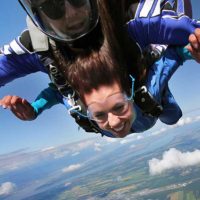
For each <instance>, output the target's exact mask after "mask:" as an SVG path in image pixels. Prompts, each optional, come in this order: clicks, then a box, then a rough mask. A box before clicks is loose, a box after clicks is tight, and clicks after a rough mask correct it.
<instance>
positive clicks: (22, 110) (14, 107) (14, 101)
mask: <svg viewBox="0 0 200 200" xmlns="http://www.w3.org/2000/svg"><path fill="white" fill-rule="evenodd" d="M0 106H2V107H3V108H4V109H6V108H8V109H10V110H11V111H12V113H13V114H14V115H15V116H16V117H18V118H19V119H21V120H34V119H35V118H36V113H35V111H34V108H33V107H32V106H31V104H30V103H29V102H28V101H27V100H26V99H23V98H21V97H18V96H11V95H8V96H5V97H3V98H2V99H0Z"/></svg>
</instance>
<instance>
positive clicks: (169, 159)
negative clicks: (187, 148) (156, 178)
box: [149, 148, 200, 175]
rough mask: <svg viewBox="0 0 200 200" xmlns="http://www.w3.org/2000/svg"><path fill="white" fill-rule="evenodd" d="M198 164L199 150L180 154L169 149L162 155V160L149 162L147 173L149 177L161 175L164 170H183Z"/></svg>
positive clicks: (199, 162)
mask: <svg viewBox="0 0 200 200" xmlns="http://www.w3.org/2000/svg"><path fill="white" fill-rule="evenodd" d="M197 164H200V150H195V151H193V152H183V153H182V152H181V151H179V150H177V149H175V148H171V149H169V150H168V151H165V152H164V153H163V156H162V159H161V160H159V159H157V158H153V159H151V160H149V172H150V174H151V175H156V174H161V173H163V172H165V171H166V170H170V169H176V168H184V167H188V166H193V165H197Z"/></svg>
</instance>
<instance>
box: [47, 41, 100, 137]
mask: <svg viewBox="0 0 200 200" xmlns="http://www.w3.org/2000/svg"><path fill="white" fill-rule="evenodd" d="M50 45H51V49H52V54H53V57H54V58H55V59H54V60H55V65H49V67H48V68H49V74H50V78H51V80H52V82H53V83H54V84H55V86H56V87H57V89H58V91H59V92H60V93H61V95H62V96H63V97H64V98H66V99H67V100H68V103H69V104H70V106H71V108H70V109H71V110H77V109H80V108H81V110H77V111H78V112H82V110H83V107H82V105H81V104H79V103H78V99H79V98H78V96H77V95H76V92H75V91H74V90H73V88H72V87H71V86H70V84H69V83H68V81H67V80H66V78H65V77H64V75H63V73H61V71H60V69H59V66H60V65H64V67H67V63H66V60H65V58H64V56H63V55H62V54H61V52H60V51H59V49H58V48H57V46H56V43H55V42H54V41H52V40H50ZM61 68H62V69H63V67H62V66H61ZM78 112H69V113H70V115H71V116H72V117H73V118H74V119H75V121H76V123H77V124H78V125H79V126H80V127H81V128H83V129H84V130H85V131H86V132H95V133H102V131H101V130H100V129H99V128H98V126H97V125H96V124H94V123H93V122H91V121H90V120H89V119H88V118H86V117H83V116H81V115H80V114H79V113H78Z"/></svg>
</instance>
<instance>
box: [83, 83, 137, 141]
mask: <svg viewBox="0 0 200 200" xmlns="http://www.w3.org/2000/svg"><path fill="white" fill-rule="evenodd" d="M83 98H84V101H85V103H86V106H87V107H88V111H89V113H92V116H93V117H92V118H93V119H99V121H98V120H95V121H96V122H97V124H98V125H99V127H100V128H101V129H103V130H106V131H110V132H112V133H113V135H115V136H116V137H121V138H122V137H125V136H126V135H127V134H128V133H129V132H130V129H131V126H132V123H133V121H134V119H135V111H134V109H133V103H132V101H130V100H127V98H125V95H124V93H123V91H122V89H121V87H120V84H119V83H118V82H114V83H113V84H112V85H109V86H107V85H103V86H100V87H99V88H98V90H95V89H94V90H92V92H91V93H89V94H85V95H84V96H83Z"/></svg>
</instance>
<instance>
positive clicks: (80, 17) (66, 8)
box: [40, 0, 91, 35]
mask: <svg viewBox="0 0 200 200" xmlns="http://www.w3.org/2000/svg"><path fill="white" fill-rule="evenodd" d="M45 2H48V1H45ZM70 2H71V1H70ZM70 2H69V1H67V0H60V1H58V2H57V5H56V6H55V7H51V9H52V10H46V11H45V10H44V9H43V10H42V9H41V10H42V12H41V13H40V16H41V17H42V19H43V21H46V22H47V23H48V24H49V25H50V27H51V28H52V29H53V30H54V31H55V32H57V33H59V34H60V35H62V34H63V35H64V34H67V35H74V34H78V33H80V32H84V30H87V29H88V28H89V25H90V23H89V22H90V11H91V7H90V3H89V0H83V3H82V4H80V5H78V6H77V5H76V4H75V3H70ZM72 2H73V1H72ZM79 2H81V0H80V1H79ZM59 3H60V5H59ZM44 5H45V4H44ZM48 9H50V8H48ZM51 15H53V17H52V16H51ZM55 16H56V17H55Z"/></svg>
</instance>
